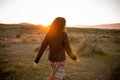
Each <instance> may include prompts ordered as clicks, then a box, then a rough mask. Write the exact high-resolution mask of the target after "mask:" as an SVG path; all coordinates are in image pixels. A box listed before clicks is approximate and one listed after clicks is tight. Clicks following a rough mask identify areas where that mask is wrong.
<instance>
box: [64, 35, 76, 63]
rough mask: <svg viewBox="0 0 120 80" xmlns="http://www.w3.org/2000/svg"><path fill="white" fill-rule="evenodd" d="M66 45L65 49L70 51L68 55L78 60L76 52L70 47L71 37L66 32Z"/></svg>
mask: <svg viewBox="0 0 120 80" xmlns="http://www.w3.org/2000/svg"><path fill="white" fill-rule="evenodd" d="M64 46H65V50H66V52H67V53H68V55H69V56H70V57H71V58H72V59H73V60H75V61H76V60H77V57H76V56H75V54H73V53H72V49H71V47H70V43H69V39H68V35H67V33H65V34H64Z"/></svg>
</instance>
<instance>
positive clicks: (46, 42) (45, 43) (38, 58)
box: [34, 35, 48, 63]
mask: <svg viewBox="0 0 120 80" xmlns="http://www.w3.org/2000/svg"><path fill="white" fill-rule="evenodd" d="M47 46H48V39H47V35H46V36H45V38H44V40H43V42H42V44H41V47H40V49H39V52H38V54H37V56H36V59H35V61H34V62H35V63H38V62H39V60H40V58H41V56H42V54H43V52H44V50H45V49H46V48H47Z"/></svg>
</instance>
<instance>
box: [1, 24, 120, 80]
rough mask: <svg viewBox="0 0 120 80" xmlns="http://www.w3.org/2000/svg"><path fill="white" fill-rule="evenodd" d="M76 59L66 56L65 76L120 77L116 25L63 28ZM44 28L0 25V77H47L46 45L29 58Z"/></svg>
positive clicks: (77, 79) (78, 79) (79, 79)
mask: <svg viewBox="0 0 120 80" xmlns="http://www.w3.org/2000/svg"><path fill="white" fill-rule="evenodd" d="M67 32H68V35H69V39H70V44H71V47H72V50H73V52H74V53H76V55H77V57H78V58H79V59H80V62H74V61H72V60H71V59H70V58H69V56H68V55H67V54H66V56H67V60H66V66H65V74H66V78H67V80H120V29H90V28H89V29H88V28H67ZM46 33H47V31H46V30H45V29H44V28H41V27H39V26H30V25H29V26H26V25H0V80H47V77H48V75H49V74H50V72H51V67H50V66H49V61H48V48H47V49H46V51H45V52H44V54H43V56H42V58H41V60H40V62H39V67H38V68H34V67H33V62H34V59H35V56H36V55H37V52H38V50H39V47H40V44H41V41H42V40H43V38H44V36H45V34H46Z"/></svg>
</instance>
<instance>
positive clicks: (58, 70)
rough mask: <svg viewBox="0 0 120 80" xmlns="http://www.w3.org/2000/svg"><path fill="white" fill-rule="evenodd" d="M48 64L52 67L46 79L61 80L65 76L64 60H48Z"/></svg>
mask: <svg viewBox="0 0 120 80" xmlns="http://www.w3.org/2000/svg"><path fill="white" fill-rule="evenodd" d="M50 65H51V67H52V73H51V74H50V76H49V79H48V80H63V79H64V76H65V74H64V69H65V61H61V62H50Z"/></svg>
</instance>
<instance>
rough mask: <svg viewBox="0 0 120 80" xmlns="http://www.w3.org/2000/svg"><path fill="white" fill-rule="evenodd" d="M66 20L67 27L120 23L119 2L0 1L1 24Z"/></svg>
mask: <svg viewBox="0 0 120 80" xmlns="http://www.w3.org/2000/svg"><path fill="white" fill-rule="evenodd" d="M56 17H64V18H65V19H66V22H67V23H66V24H67V25H98V24H111V23H120V0H0V22H3V23H21V22H28V23H32V24H43V25H49V24H50V23H51V22H52V21H53V20H54V19H55V18H56Z"/></svg>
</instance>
